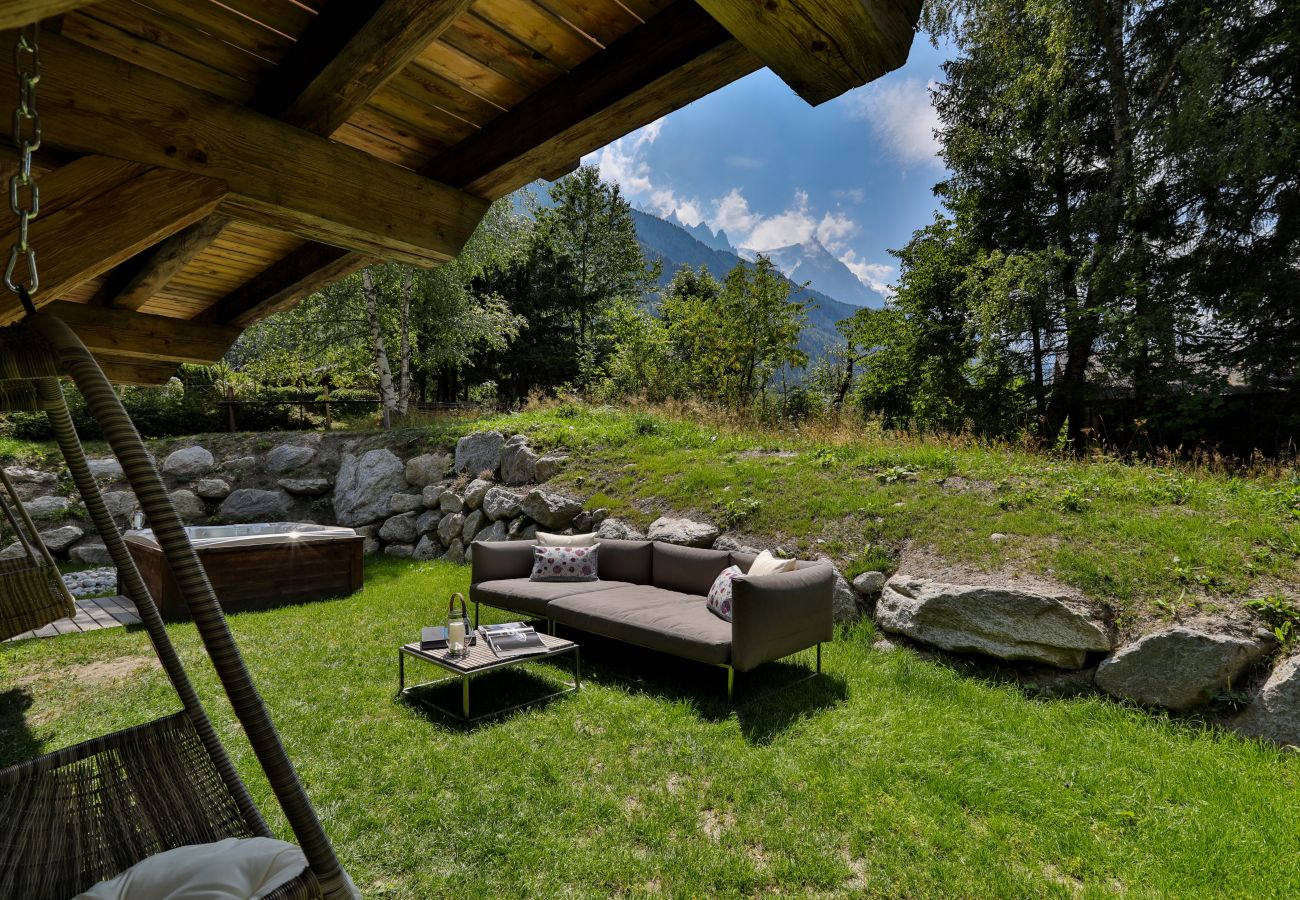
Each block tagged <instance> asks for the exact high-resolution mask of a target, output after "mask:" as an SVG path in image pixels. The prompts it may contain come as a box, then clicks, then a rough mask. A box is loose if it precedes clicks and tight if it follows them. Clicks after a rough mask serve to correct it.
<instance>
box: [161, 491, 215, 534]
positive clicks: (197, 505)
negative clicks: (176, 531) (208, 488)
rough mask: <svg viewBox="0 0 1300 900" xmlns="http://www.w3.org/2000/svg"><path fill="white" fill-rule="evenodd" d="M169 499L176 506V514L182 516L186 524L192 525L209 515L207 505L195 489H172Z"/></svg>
mask: <svg viewBox="0 0 1300 900" xmlns="http://www.w3.org/2000/svg"><path fill="white" fill-rule="evenodd" d="M168 499H170V500H171V502H172V506H173V507H175V508H176V514H177V515H178V516H180V517H181V521H183V522H185V523H186V524H191V525H192V524H193V523H195V522H197V521H198V520H199V519H203V518H206V517H207V515H208V507H207V505H206V504H204V502H203V501H202V500H200V499H199V496H198V494H196V493H194V492H193V491H187V490H185V489H183V488H182V489H181V490H179V491H172V492H171V494H170V495H169V497H168Z"/></svg>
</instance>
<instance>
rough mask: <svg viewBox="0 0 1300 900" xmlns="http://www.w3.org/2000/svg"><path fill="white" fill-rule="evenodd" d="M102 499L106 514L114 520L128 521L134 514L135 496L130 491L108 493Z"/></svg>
mask: <svg viewBox="0 0 1300 900" xmlns="http://www.w3.org/2000/svg"><path fill="white" fill-rule="evenodd" d="M103 497H104V505H105V506H106V507H108V514H109V515H110V516H112V517H113V518H114V519H129V518H130V517H131V514H132V513H133V512H135V494H133V493H131V492H130V491H109V492H107V493H106V494H104V495H103Z"/></svg>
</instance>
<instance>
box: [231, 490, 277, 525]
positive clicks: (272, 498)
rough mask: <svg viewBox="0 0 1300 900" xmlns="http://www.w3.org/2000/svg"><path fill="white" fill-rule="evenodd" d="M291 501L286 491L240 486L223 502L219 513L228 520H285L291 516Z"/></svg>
mask: <svg viewBox="0 0 1300 900" xmlns="http://www.w3.org/2000/svg"><path fill="white" fill-rule="evenodd" d="M289 503H290V501H289V495H288V494H286V493H285V492H284V491H259V490H256V489H255V488H240V489H239V490H237V491H233V492H232V493H231V494H230V496H229V497H227V498H226V499H225V500H223V501H222V502H221V506H220V507H219V508H218V509H217V515H219V516H221V518H222V519H224V520H225V521H227V522H283V521H284V520H285V519H287V518H288V517H289Z"/></svg>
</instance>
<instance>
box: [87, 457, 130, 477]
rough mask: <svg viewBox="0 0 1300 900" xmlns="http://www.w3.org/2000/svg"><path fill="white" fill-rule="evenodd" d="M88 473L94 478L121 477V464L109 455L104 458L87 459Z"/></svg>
mask: <svg viewBox="0 0 1300 900" xmlns="http://www.w3.org/2000/svg"><path fill="white" fill-rule="evenodd" d="M86 465H87V466H89V467H90V474H91V475H93V476H95V477H96V478H121V477H122V464H121V463H120V462H118V461H117V460H116V459H113V458H112V457H111V456H110V457H107V458H104V459H88V460H86Z"/></svg>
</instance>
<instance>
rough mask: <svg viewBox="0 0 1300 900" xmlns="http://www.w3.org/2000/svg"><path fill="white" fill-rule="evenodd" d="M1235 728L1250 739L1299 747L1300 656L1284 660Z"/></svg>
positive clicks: (1237, 719) (1233, 725) (1235, 721)
mask: <svg viewBox="0 0 1300 900" xmlns="http://www.w3.org/2000/svg"><path fill="white" fill-rule="evenodd" d="M1231 725H1232V728H1233V729H1235V730H1236V731H1239V732H1241V733H1242V734H1244V735H1247V736H1249V737H1261V738H1264V739H1265V740H1268V741H1273V742H1274V743H1277V744H1284V745H1288V746H1300V656H1292V657H1290V658H1288V659H1284V660H1282V662H1280V663H1278V665H1277V667H1276V668H1275V669H1273V672H1272V674H1271V675H1269V676H1268V680H1267V681H1265V682H1264V686H1263V687H1262V688H1260V691H1259V694H1257V695H1256V697H1255V699H1254V700H1253V701H1251V704H1250V706H1248V707H1246V711H1245V712H1243V713H1242V714H1241V715H1240V716H1238V717H1237V718H1236V719H1235V720H1234V721H1233V722H1232V723H1231Z"/></svg>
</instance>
